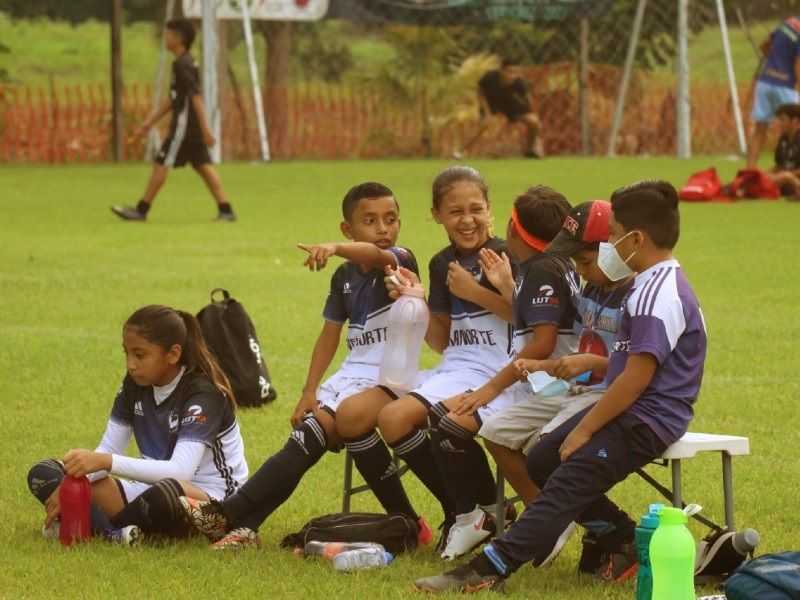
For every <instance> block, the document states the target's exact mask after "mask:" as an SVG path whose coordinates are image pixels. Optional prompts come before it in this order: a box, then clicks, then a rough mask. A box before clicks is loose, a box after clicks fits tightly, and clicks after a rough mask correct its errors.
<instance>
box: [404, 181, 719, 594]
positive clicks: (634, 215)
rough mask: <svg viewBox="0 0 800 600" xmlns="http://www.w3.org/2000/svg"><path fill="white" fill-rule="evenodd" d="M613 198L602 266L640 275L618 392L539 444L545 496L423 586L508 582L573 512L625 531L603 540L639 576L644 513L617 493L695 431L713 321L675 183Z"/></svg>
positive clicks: (612, 377) (626, 314) (618, 275)
mask: <svg viewBox="0 0 800 600" xmlns="http://www.w3.org/2000/svg"><path fill="white" fill-rule="evenodd" d="M611 205H612V209H613V216H612V218H611V219H610V237H609V244H607V245H606V244H601V246H600V249H599V256H598V266H599V267H600V268H601V269H602V270H603V272H604V273H605V274H606V276H607V277H608V278H609V279H611V280H621V279H622V278H624V277H626V276H629V275H630V274H632V273H633V272H638V275H637V276H636V278H635V279H634V283H633V287H632V288H631V291H630V292H629V294H628V296H627V298H626V300H625V302H624V304H623V315H622V321H621V323H620V328H619V333H618V335H617V339H616V342H615V343H614V346H613V349H612V354H611V357H610V358H609V364H608V370H607V375H606V383H608V384H609V385H608V389H607V391H606V392H605V394H603V397H602V398H601V399H600V400H599V401H598V402H597V404H595V405H594V406H593V407H592V408H589V409H586V410H585V411H583V412H581V413H578V414H577V415H575V416H574V417H573V418H572V419H570V420H568V421H567V422H565V423H564V424H563V425H562V426H561V427H559V428H558V429H556V430H555V431H554V432H553V433H551V434H550V435H548V436H546V437H544V438H543V439H542V441H541V442H539V444H538V445H536V446H535V447H534V448H533V449H532V450H531V452H530V454H529V455H528V470H529V473H530V475H531V479H532V480H533V481H534V483H536V485H537V486H539V488H540V489H542V490H543V491H542V493H541V495H540V496H539V498H538V499H537V501H536V502H534V503H533V504H531V505H530V506H528V507H527V508H526V509H525V512H524V513H523V514H522V515H521V517H520V518H519V519H518V520H517V521H516V522H515V523H514V524H513V525H512V526H511V528H510V529H509V530H508V531H507V532H506V533H505V534H504V535H502V536H500V537H499V538H497V539H495V540H494V541H493V542H491V543H490V544H489V545H487V546H486V547H485V548H484V549H483V551H482V552H481V553H479V554H478V555H477V556H476V557H475V558H474V559H473V560H472V561H470V562H469V563H468V564H466V565H463V566H462V567H459V568H457V569H454V570H452V571H449V572H447V573H444V574H443V575H439V576H436V577H427V578H424V579H420V580H418V581H417V582H416V585H417V587H418V588H420V589H424V590H429V591H437V592H439V591H462V592H463V591H468V590H471V589H491V588H494V589H500V588H501V587H502V586H503V585H504V582H505V579H506V578H508V577H509V576H510V575H511V574H512V573H514V572H515V571H516V570H517V569H518V568H519V567H521V566H522V565H523V564H525V563H526V562H533V564H534V565H535V566H539V565H541V564H542V562H544V560H545V559H546V558H547V557H548V556H549V555H550V554H551V552H552V550H553V548H554V546H555V545H556V543H557V542H558V538H559V537H560V536H561V534H562V533H563V531H564V530H565V529H566V528H567V526H568V525H569V524H570V523H571V522H572V521H575V522H577V523H580V524H582V525H588V524H590V523H592V522H597V521H603V522H606V523H610V524H613V525H614V526H615V531H616V532H617V535H615V536H613V537H614V538H615V539H606V540H603V541H604V542H605V543H604V544H602V545H598V550H599V553H600V554H601V555H600V556H598V561H602V562H603V563H604V564H606V565H607V571H608V577H607V578H608V579H611V580H622V579H625V578H627V577H630V576H631V575H632V574H634V573H635V571H636V563H635V562H632V561H631V558H632V556H633V555H634V554H635V549H634V548H633V529H634V528H633V522H632V521H631V519H630V517H628V515H627V514H625V513H624V512H623V511H622V510H621V509H620V508H619V507H617V506H616V505H615V504H614V503H613V502H611V500H609V499H608V497H606V495H605V494H606V493H607V492H608V491H609V490H610V489H611V488H612V487H614V486H615V485H616V484H617V483H619V482H620V481H622V480H624V479H625V478H626V477H627V476H628V475H629V474H630V473H632V472H634V471H635V470H636V469H638V468H640V467H642V466H644V465H646V464H648V463H649V462H651V461H652V460H654V459H655V458H657V457H659V456H661V454H663V452H664V450H666V448H667V447H668V446H669V445H671V444H672V443H673V442H675V441H676V440H678V439H679V438H680V437H681V436H682V435H683V434H684V433H685V432H686V430H687V428H688V425H689V422H690V421H691V419H692V416H693V408H692V406H693V404H694V402H695V400H696V399H697V396H698V393H699V391H700V383H701V381H702V377H703V365H704V362H705V356H706V330H705V323H704V321H703V315H702V312H701V311H700V305H699V302H698V300H697V297H696V296H695V294H694V292H693V291H692V289H691V287H690V286H689V283H688V281H687V280H686V277H685V275H684V273H683V271H682V270H681V267H680V265H679V264H678V261H677V260H675V259H674V258H673V256H672V249H673V247H674V246H675V245H676V243H677V241H678V236H679V229H680V225H679V224H680V217H679V213H678V194H677V192H676V190H675V188H674V187H673V186H672V185H670V184H669V183H666V182H662V181H653V182H650V181H648V182H642V183H637V184H634V185H632V186H629V187H626V188H622V189H620V190H617V191H616V192H614V194H613V195H612V197H611Z"/></svg>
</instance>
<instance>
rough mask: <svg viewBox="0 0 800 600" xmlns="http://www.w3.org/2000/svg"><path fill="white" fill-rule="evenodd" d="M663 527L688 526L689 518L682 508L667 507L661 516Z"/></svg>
mask: <svg viewBox="0 0 800 600" xmlns="http://www.w3.org/2000/svg"><path fill="white" fill-rule="evenodd" d="M659 520H660V524H661V525H686V524H687V523H688V522H689V517H687V516H686V513H685V512H683V511H682V510H681V509H680V508H673V507H671V506H665V507H664V508H663V509H662V510H661V513H660V514H659Z"/></svg>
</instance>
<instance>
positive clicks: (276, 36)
mask: <svg viewBox="0 0 800 600" xmlns="http://www.w3.org/2000/svg"><path fill="white" fill-rule="evenodd" d="M260 29H261V32H262V33H263V35H264V39H265V40H266V42H267V44H266V45H267V48H266V51H267V60H266V65H267V66H266V77H265V78H264V81H265V82H266V101H265V106H266V113H267V115H266V116H267V132H268V135H269V144H270V147H271V148H272V150H273V156H275V157H276V158H284V157H286V156H287V154H288V151H289V148H287V143H288V133H289V93H288V86H289V58H290V56H291V50H292V24H291V23H290V22H286V21H267V22H263V21H262V22H261V27H260Z"/></svg>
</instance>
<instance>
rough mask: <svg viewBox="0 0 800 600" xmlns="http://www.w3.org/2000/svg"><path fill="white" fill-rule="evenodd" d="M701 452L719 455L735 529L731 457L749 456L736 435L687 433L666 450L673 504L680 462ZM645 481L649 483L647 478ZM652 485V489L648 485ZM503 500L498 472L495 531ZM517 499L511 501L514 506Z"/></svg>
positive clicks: (677, 499)
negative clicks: (670, 473)
mask: <svg viewBox="0 0 800 600" xmlns="http://www.w3.org/2000/svg"><path fill="white" fill-rule="evenodd" d="M701 452H719V453H720V454H721V455H722V493H723V497H724V499H725V526H726V527H727V528H728V529H734V517H733V457H734V456H746V455H748V454H750V440H749V439H748V438H746V437H739V436H735V435H717V434H714V433H692V432H689V433H686V434H685V435H684V436H683V437H682V438H681V439H679V440H678V441H677V442H675V443H674V444H672V445H671V446H670V447H669V448H667V449H666V451H665V452H664V454H663V455H662V456H661V458H662V459H663V460H665V461H666V462H667V463H668V464H669V465H670V467H671V469H672V490H671V491H672V504H673V506H677V507H681V506H683V491H682V488H681V475H682V474H681V465H682V462H681V461H683V460H686V459H689V458H694V457H695V456H697V455H698V454H700V453H701ZM645 481H648V483H651V482H650V480H649V477H646V478H645ZM651 485H653V484H652V483H651ZM504 497H505V480H504V479H503V474H502V473H501V472H500V470H499V469H498V470H497V498H498V511H497V514H496V515H495V519H496V520H497V525H498V528H497V529H498V531H502V530H503V529H504V526H505V510H504V508H501V507H502V499H503V498H504ZM518 500H519V497H515V498H512V499H511V500H510V501H511V502H516V501H518Z"/></svg>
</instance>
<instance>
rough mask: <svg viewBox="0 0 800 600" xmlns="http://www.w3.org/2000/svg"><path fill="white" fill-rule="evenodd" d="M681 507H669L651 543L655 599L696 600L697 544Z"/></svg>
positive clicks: (665, 509)
mask: <svg viewBox="0 0 800 600" xmlns="http://www.w3.org/2000/svg"><path fill="white" fill-rule="evenodd" d="M688 522H689V518H688V517H687V516H686V514H685V513H684V512H683V511H682V510H680V509H679V508H672V507H666V508H664V509H662V511H661V513H660V515H659V523H658V529H656V532H655V533H654V534H653V539H652V540H650V564H651V565H652V569H653V600H694V599H695V595H694V555H695V542H694V537H692V533H691V532H690V531H689V528H688V527H687V526H686V524H687V523H688Z"/></svg>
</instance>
